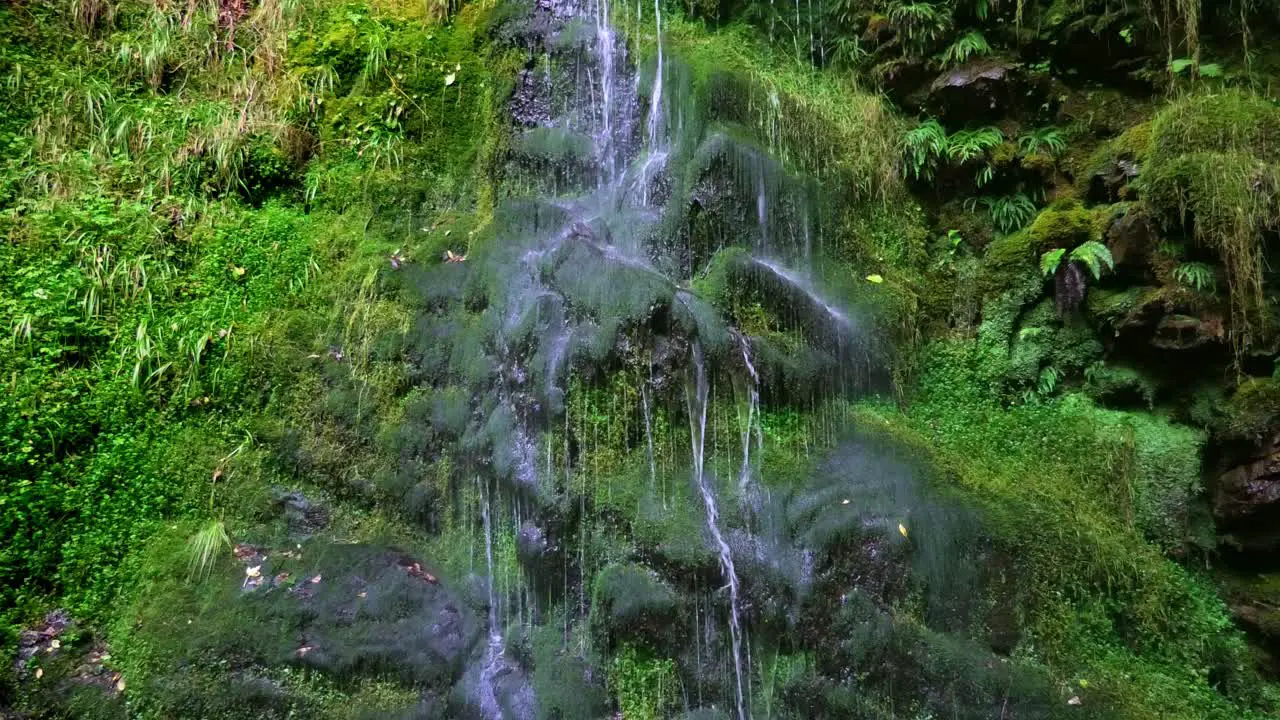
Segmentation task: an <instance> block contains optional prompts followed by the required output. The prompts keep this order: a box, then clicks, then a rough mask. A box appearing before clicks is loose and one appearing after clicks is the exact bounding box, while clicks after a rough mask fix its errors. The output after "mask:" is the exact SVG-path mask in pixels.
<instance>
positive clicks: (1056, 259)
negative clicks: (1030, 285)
mask: <svg viewBox="0 0 1280 720" xmlns="http://www.w3.org/2000/svg"><path fill="white" fill-rule="evenodd" d="M1064 257H1065V258H1066V259H1067V261H1068V262H1078V263H1080V264H1081V265H1084V266H1085V267H1087V268H1089V274H1091V275H1093V279H1094V280H1100V279H1102V267H1103V266H1104V265H1105V266H1106V267H1107V269H1108V270H1110V269H1113V268H1114V267H1115V261H1114V260H1113V259H1112V257H1111V251H1110V250H1108V249H1107V246H1106V245H1103V244H1102V243H1100V242H1098V241H1097V240H1090V241H1089V242H1086V243H1084V244H1083V245H1081V246H1080V247H1078V248H1076V249H1075V250H1072V251H1071V254H1070V255H1067V251H1066V250H1064V249H1062V248H1058V249H1057V250H1050V251H1049V252H1047V253H1045V254H1043V255H1041V256H1040V272H1041V273H1044V274H1045V275H1053V274H1054V273H1056V272H1058V268H1059V267H1061V266H1062V260H1063V258H1064Z"/></svg>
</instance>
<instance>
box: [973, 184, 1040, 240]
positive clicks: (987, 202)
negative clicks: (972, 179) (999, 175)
mask: <svg viewBox="0 0 1280 720" xmlns="http://www.w3.org/2000/svg"><path fill="white" fill-rule="evenodd" d="M980 206H981V207H983V208H985V209H986V210H987V213H988V214H989V215H990V216H991V222H992V224H993V225H995V226H996V229H997V230H999V231H1000V232H1002V233H1005V234H1008V233H1011V232H1014V231H1016V230H1019V229H1021V228H1023V227H1024V226H1026V224H1027V223H1029V222H1031V219H1032V218H1034V217H1035V216H1036V204H1035V202H1033V201H1032V200H1031V198H1029V197H1027V195H1026V194H1025V193H1014V194H1013V195H1004V196H1000V197H991V196H983V197H979V198H969V199H968V200H966V201H965V209H966V210H968V211H969V212H976V211H977V209H978V207H980Z"/></svg>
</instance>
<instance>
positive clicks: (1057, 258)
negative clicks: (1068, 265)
mask: <svg viewBox="0 0 1280 720" xmlns="http://www.w3.org/2000/svg"><path fill="white" fill-rule="evenodd" d="M1066 254H1067V251H1066V250H1063V249H1062V248H1058V249H1057V250H1050V251H1049V252H1047V253H1045V254H1044V255H1041V256H1040V272H1041V274H1044V275H1052V274H1054V273H1056V272H1058V266H1059V265H1061V264H1062V256H1063V255H1066Z"/></svg>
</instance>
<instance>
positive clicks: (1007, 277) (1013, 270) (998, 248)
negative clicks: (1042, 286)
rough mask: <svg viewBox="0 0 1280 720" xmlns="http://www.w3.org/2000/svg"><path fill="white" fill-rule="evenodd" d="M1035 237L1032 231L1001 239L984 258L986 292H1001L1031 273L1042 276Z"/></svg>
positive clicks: (989, 247) (987, 294)
mask: <svg viewBox="0 0 1280 720" xmlns="http://www.w3.org/2000/svg"><path fill="white" fill-rule="evenodd" d="M1038 261H1039V254H1038V253H1036V242H1035V238H1033V237H1032V235H1031V232H1030V231H1029V230H1022V231H1020V232H1016V233H1013V234H1011V235H1005V236H1004V237H1000V238H997V239H996V240H995V241H994V242H992V243H991V244H990V245H988V246H987V251H986V253H985V254H984V255H983V257H982V291H983V295H985V296H991V295H997V294H999V293H1001V292H1003V291H1005V290H1008V289H1010V288H1013V287H1015V286H1017V285H1019V284H1020V282H1021V280H1022V279H1023V278H1025V277H1026V276H1027V275H1028V274H1036V275H1037V277H1038V276H1039V268H1038V267H1037V263H1038Z"/></svg>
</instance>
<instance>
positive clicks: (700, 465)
mask: <svg viewBox="0 0 1280 720" xmlns="http://www.w3.org/2000/svg"><path fill="white" fill-rule="evenodd" d="M690 360H691V361H692V363H693V368H692V376H691V378H690V382H689V384H688V386H686V388H685V399H686V402H687V404H688V406H689V442H690V444H691V446H692V448H691V449H692V452H693V480H694V483H695V484H696V485H697V486H698V492H699V493H700V494H701V495H702V502H703V505H704V506H705V508H706V511H707V529H708V530H709V531H710V532H711V540H712V542H713V543H714V544H715V549H716V552H717V554H718V555H719V558H720V570H721V572H723V573H724V579H725V582H726V583H727V584H728V585H727V587H728V589H729V640H730V642H731V644H732V646H733V679H734V699H735V701H736V708H737V711H738V712H737V715H738V720H746V718H747V712H746V706H745V703H744V702H743V694H742V625H741V621H740V619H739V616H738V572H737V570H735V569H734V566H733V553H732V552H731V551H730V549H729V543H727V542H725V540H724V535H723V534H721V532H720V510H719V508H717V506H716V497H715V494H714V493H713V492H712V491H711V487H710V486H709V485H708V484H707V477H706V472H705V470H706V454H705V453H706V440H707V395H708V388H709V384H708V382H707V370H706V365H705V363H704V362H703V357H702V346H701V345H700V344H699V343H697V342H695V343H694V344H693V351H692V357H691V358H690Z"/></svg>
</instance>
